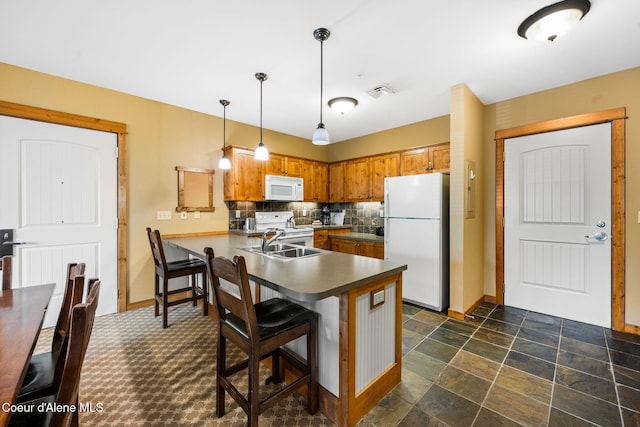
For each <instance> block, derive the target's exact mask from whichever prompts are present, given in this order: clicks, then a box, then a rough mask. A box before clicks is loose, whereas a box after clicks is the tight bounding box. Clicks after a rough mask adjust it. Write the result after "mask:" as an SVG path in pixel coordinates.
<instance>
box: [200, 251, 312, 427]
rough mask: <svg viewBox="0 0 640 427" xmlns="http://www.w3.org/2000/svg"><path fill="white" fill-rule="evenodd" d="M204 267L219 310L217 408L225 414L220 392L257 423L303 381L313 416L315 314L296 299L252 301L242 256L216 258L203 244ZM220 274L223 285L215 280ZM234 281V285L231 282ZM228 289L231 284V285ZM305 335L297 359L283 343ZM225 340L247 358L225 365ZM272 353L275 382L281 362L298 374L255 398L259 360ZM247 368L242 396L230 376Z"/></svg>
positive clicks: (281, 373) (250, 421) (280, 373)
mask: <svg viewBox="0 0 640 427" xmlns="http://www.w3.org/2000/svg"><path fill="white" fill-rule="evenodd" d="M205 253H206V254H207V267H208V270H209V276H210V279H211V288H212V290H213V291H212V293H213V297H214V298H213V299H214V301H215V306H216V308H217V311H218V313H217V314H218V316H217V317H218V340H217V341H218V342H217V358H216V413H217V416H218V417H222V416H223V415H224V413H225V407H224V400H225V392H228V393H229V394H230V395H231V397H233V399H234V400H235V401H236V402H237V403H238V404H239V405H240V406H241V407H242V409H243V410H244V411H245V412H246V414H247V416H248V425H249V426H257V425H258V415H259V414H261V413H262V412H264V411H265V410H267V409H268V408H270V407H271V406H273V405H274V404H276V403H277V402H278V401H279V400H280V399H282V398H285V397H287V396H288V395H290V394H291V393H293V392H294V391H295V390H296V389H298V388H299V387H301V386H302V385H304V384H306V385H307V411H308V412H309V414H311V415H313V414H315V413H316V411H317V410H318V368H317V354H316V352H317V329H318V314H317V313H316V312H314V311H312V310H308V309H306V308H304V307H302V306H301V305H299V304H296V303H294V302H291V301H287V300H284V299H281V298H272V299H269V300H266V301H262V302H259V303H257V304H255V305H254V304H253V299H252V297H251V289H250V287H249V278H248V275H247V267H246V264H245V260H244V257H242V256H237V257H235V258H234V259H233V261H231V260H229V259H227V258H223V257H218V258H215V257H214V254H213V249H211V248H205ZM220 279H223V280H224V281H225V282H224V287H223V286H221V285H220ZM233 285H235V286H233ZM231 288H234V289H233V290H231ZM303 336H306V339H307V360H306V361H303V360H301V359H300V358H299V357H298V356H297V355H294V354H292V353H291V352H290V351H288V350H287V349H285V348H284V347H283V346H284V345H285V344H286V343H288V342H290V341H293V340H294V339H296V338H299V337H303ZM227 339H228V340H230V341H231V342H232V343H233V344H235V345H236V346H237V347H239V348H240V349H241V350H242V351H243V352H244V353H245V354H246V355H247V359H246V360H244V361H242V362H240V363H237V364H235V365H233V366H229V367H227V361H226V352H227V344H226V343H227ZM269 356H271V357H272V362H273V364H272V377H271V378H269V380H267V382H270V381H271V380H273V382H275V383H279V382H281V381H282V380H284V378H283V377H284V365H283V364H281V363H280V362H281V361H280V358H282V362H287V363H290V364H291V365H292V366H294V367H295V368H296V369H297V370H298V371H299V372H302V374H301V376H300V377H298V378H297V379H296V380H294V381H293V382H291V383H290V384H287V385H286V386H284V387H283V388H281V389H279V390H278V391H276V392H274V393H273V394H271V395H270V396H268V397H266V398H264V399H262V400H260V398H259V397H260V393H259V368H260V361H261V360H262V359H265V358H267V357H269ZM245 368H248V376H249V392H248V394H247V397H246V398H245V397H244V396H243V395H242V393H241V392H240V391H239V390H238V389H237V388H236V387H234V385H233V384H232V382H231V380H230V379H229V377H230V376H231V375H233V374H235V373H237V372H239V371H241V370H243V369H245Z"/></svg>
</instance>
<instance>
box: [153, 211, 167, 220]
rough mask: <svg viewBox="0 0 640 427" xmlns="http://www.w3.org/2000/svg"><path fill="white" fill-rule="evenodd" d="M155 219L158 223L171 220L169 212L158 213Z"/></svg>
mask: <svg viewBox="0 0 640 427" xmlns="http://www.w3.org/2000/svg"><path fill="white" fill-rule="evenodd" d="M156 219H158V220H160V221H166V220H169V219H171V211H158V212H157V213H156Z"/></svg>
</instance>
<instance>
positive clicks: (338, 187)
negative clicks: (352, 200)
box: [329, 162, 344, 203]
mask: <svg viewBox="0 0 640 427" xmlns="http://www.w3.org/2000/svg"><path fill="white" fill-rule="evenodd" d="M329 201H330V202H331V203H340V202H344V162H335V163H330V164H329Z"/></svg>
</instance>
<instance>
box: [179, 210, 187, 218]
mask: <svg viewBox="0 0 640 427" xmlns="http://www.w3.org/2000/svg"><path fill="white" fill-rule="evenodd" d="M180 219H187V211H182V212H180Z"/></svg>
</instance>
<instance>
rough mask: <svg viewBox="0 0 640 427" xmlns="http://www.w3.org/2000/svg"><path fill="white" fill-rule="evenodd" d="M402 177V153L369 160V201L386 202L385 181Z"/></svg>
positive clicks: (374, 157)
mask: <svg viewBox="0 0 640 427" xmlns="http://www.w3.org/2000/svg"><path fill="white" fill-rule="evenodd" d="M398 175H400V153H390V154H383V155H380V156H373V157H370V158H369V200H370V201H379V202H382V201H384V179H385V178H386V177H389V176H398Z"/></svg>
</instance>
